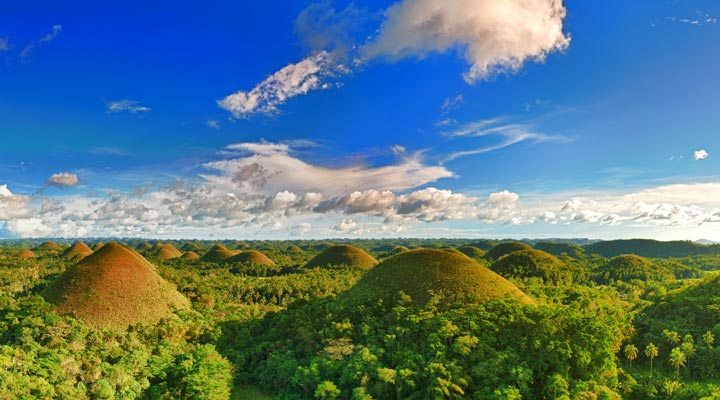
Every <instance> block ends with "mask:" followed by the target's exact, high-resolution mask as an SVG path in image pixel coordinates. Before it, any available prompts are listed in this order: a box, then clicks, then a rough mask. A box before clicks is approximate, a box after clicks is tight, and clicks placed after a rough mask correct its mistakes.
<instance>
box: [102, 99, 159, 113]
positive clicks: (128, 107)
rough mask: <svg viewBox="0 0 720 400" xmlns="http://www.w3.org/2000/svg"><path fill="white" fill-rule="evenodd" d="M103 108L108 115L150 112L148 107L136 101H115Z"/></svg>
mask: <svg viewBox="0 0 720 400" xmlns="http://www.w3.org/2000/svg"><path fill="white" fill-rule="evenodd" d="M105 107H106V108H107V111H108V112H110V113H122V112H126V113H130V114H145V113H148V112H150V110H151V109H150V107H147V106H144V105H142V104H140V102H139V101H137V100H128V99H123V100H115V101H110V102H108V103H107V104H106V105H105Z"/></svg>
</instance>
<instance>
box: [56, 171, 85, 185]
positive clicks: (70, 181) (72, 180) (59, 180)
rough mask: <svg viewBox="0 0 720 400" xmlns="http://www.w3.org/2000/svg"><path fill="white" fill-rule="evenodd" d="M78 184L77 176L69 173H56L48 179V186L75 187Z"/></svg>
mask: <svg viewBox="0 0 720 400" xmlns="http://www.w3.org/2000/svg"><path fill="white" fill-rule="evenodd" d="M79 182H80V180H79V179H78V176H77V175H76V174H73V173H71V172H58V173H55V174H52V175H51V176H50V179H48V185H50V186H61V187H69V186H76V185H77V184H78V183H79Z"/></svg>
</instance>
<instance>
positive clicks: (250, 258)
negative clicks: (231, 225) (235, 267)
mask: <svg viewBox="0 0 720 400" xmlns="http://www.w3.org/2000/svg"><path fill="white" fill-rule="evenodd" d="M225 262H228V263H238V264H252V265H268V266H272V265H275V261H273V260H271V259H270V258H268V256H266V255H265V254H263V253H261V252H259V251H257V250H245V251H243V252H242V253H240V254H236V255H234V256H232V257H230V258H227V259H226V260H225Z"/></svg>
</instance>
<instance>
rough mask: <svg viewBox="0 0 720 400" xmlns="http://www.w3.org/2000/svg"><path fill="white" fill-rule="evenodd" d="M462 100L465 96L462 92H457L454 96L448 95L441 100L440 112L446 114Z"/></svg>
mask: <svg viewBox="0 0 720 400" xmlns="http://www.w3.org/2000/svg"><path fill="white" fill-rule="evenodd" d="M464 102H465V96H463V95H462V94H458V95H457V96H455V97H448V98H446V99H445V100H444V101H443V103H442V105H441V106H440V112H441V113H442V114H447V113H449V112H450V111H452V110H454V109H455V108H457V107H459V106H460V105H461V104H462V103H464Z"/></svg>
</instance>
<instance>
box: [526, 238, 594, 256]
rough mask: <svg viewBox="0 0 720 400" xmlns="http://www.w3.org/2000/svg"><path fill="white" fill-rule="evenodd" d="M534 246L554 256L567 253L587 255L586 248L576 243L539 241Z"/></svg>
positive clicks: (570, 254) (569, 254)
mask: <svg viewBox="0 0 720 400" xmlns="http://www.w3.org/2000/svg"><path fill="white" fill-rule="evenodd" d="M533 247H534V248H536V249H537V250H541V251H544V252H546V253H549V254H552V255H554V256H562V255H566V256H570V257H574V258H580V257H582V256H584V255H585V250H584V249H583V248H582V247H580V246H578V245H577V244H574V243H558V242H537V243H535V245H534V246H533Z"/></svg>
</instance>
